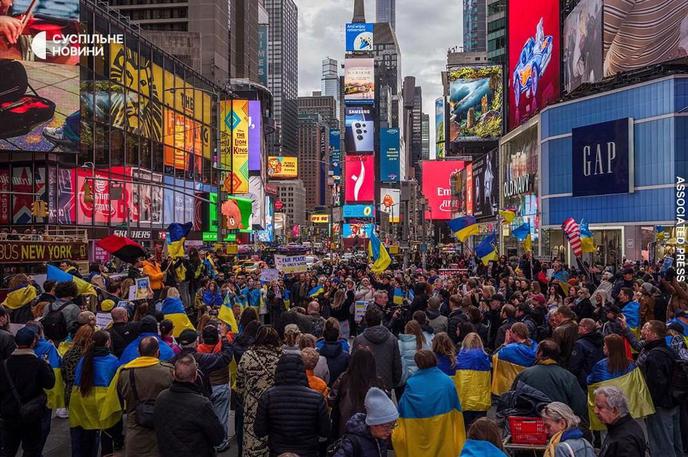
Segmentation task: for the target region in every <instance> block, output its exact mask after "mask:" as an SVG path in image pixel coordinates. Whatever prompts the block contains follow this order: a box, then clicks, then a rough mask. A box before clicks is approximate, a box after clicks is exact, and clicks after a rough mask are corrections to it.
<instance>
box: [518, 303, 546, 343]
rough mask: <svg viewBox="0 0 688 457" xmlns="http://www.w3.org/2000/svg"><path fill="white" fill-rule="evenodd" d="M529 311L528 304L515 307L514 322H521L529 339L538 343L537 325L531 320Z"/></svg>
mask: <svg viewBox="0 0 688 457" xmlns="http://www.w3.org/2000/svg"><path fill="white" fill-rule="evenodd" d="M531 311H532V310H531V309H530V305H529V304H528V303H519V304H518V306H516V322H523V323H524V324H526V327H528V335H530V338H531V339H533V340H535V341H539V340H540V339H539V338H538V337H537V334H538V325H537V323H536V322H535V319H533V316H532V315H531Z"/></svg>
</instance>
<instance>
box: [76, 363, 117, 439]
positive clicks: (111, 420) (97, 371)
mask: <svg viewBox="0 0 688 457" xmlns="http://www.w3.org/2000/svg"><path fill="white" fill-rule="evenodd" d="M83 365H84V359H83V358H82V359H81V360H80V361H79V364H78V365H77V367H76V372H75V375H74V387H73V388H72V395H71V397H70V400H69V426H70V427H81V428H83V429H85V430H104V429H107V428H110V427H113V426H114V425H115V424H116V423H117V422H118V421H119V420H120V418H121V417H122V413H121V408H120V405H119V399H118V397H117V395H116V390H113V391H112V392H110V384H111V383H112V380H113V379H114V378H115V374H116V373H117V367H118V366H119V361H118V360H117V357H115V356H114V355H111V354H108V355H103V356H96V357H94V358H93V387H92V388H91V389H90V390H89V392H88V393H87V394H85V395H84V394H82V393H81V373H82V371H83ZM113 393H114V394H115V395H112V394H113ZM102 410H107V411H110V412H111V413H110V414H107V415H102V414H101V411H102Z"/></svg>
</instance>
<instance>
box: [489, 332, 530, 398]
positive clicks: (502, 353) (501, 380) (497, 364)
mask: <svg viewBox="0 0 688 457" xmlns="http://www.w3.org/2000/svg"><path fill="white" fill-rule="evenodd" d="M536 352H537V343H536V342H534V341H532V342H531V343H530V345H527V344H525V343H509V344H507V345H506V346H502V347H501V348H500V349H499V351H497V353H496V354H494V355H493V356H492V366H493V370H492V393H493V394H494V395H502V394H504V393H505V392H508V391H509V390H511V385H512V384H513V383H514V379H516V376H518V374H519V373H520V372H522V371H523V370H525V369H526V368H528V367H531V366H533V364H534V363H535V353H536Z"/></svg>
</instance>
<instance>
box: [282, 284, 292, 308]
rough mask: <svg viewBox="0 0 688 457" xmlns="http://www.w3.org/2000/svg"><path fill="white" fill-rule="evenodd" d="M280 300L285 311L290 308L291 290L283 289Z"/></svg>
mask: <svg viewBox="0 0 688 457" xmlns="http://www.w3.org/2000/svg"><path fill="white" fill-rule="evenodd" d="M282 300H283V301H284V307H285V308H286V309H289V308H291V290H289V289H284V291H283V292H282Z"/></svg>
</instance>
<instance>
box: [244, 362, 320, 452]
mask: <svg viewBox="0 0 688 457" xmlns="http://www.w3.org/2000/svg"><path fill="white" fill-rule="evenodd" d="M254 431H255V432H256V435H257V436H258V437H265V436H267V437H268V447H269V448H270V455H280V454H283V453H287V452H293V453H294V454H296V455H299V456H301V457H318V452H319V438H321V437H322V438H326V437H327V436H328V435H329V433H330V418H329V416H328V411H327V405H326V403H325V398H324V397H323V396H322V395H321V394H320V393H318V392H316V391H314V390H312V389H310V388H308V379H307V378H306V371H305V368H304V364H303V360H302V359H301V357H300V356H299V355H296V354H284V355H282V357H280V359H279V362H277V370H276V379H275V385H274V387H271V388H270V389H269V390H267V391H266V392H265V393H264V394H263V395H262V396H261V397H260V400H259V402H258V412H257V415H256V421H255V424H254Z"/></svg>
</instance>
